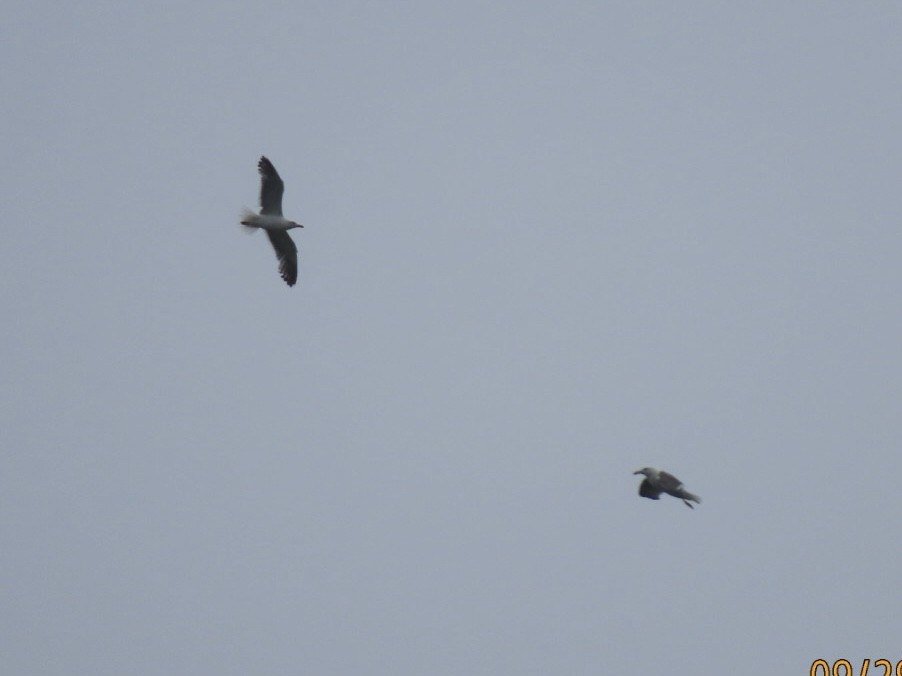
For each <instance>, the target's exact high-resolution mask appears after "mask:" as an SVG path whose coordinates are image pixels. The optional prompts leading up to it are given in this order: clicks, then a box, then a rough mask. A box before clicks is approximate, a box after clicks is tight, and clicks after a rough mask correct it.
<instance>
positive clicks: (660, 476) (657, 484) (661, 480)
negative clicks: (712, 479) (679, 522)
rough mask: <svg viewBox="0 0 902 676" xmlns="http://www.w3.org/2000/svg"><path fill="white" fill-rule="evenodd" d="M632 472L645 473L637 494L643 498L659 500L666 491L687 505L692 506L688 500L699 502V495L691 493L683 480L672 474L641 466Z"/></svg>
mask: <svg viewBox="0 0 902 676" xmlns="http://www.w3.org/2000/svg"><path fill="white" fill-rule="evenodd" d="M633 474H644V475H645V478H644V479H643V480H642V483H641V484H639V495H641V496H642V497H643V498H650V499H652V500H659V499H660V495H661V493H667V495H672V496H673V497H675V498H680V499H681V500H682V501H683V502H685V503H686V506H687V507H692V503H691V502H689V501H690V500H692V501H693V502H698V503H701V501H702V499H701V498H700V497H698V496H697V495H693V494H692V493H690V492H689V491H687V490H686V489H685V488H683V482H682V481H680V480H679V479H677V478H676V477H675V476H674V475H673V474H668V473H667V472H662V471H661V470H657V469H655V468H654V467H643V468H642V469H640V470H638V471H635V472H633ZM692 509H695V507H692Z"/></svg>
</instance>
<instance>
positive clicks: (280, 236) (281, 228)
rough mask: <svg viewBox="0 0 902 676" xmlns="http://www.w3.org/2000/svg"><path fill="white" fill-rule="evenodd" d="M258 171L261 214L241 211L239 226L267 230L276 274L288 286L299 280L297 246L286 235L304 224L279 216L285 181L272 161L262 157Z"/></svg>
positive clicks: (246, 210) (258, 163)
mask: <svg viewBox="0 0 902 676" xmlns="http://www.w3.org/2000/svg"><path fill="white" fill-rule="evenodd" d="M257 171H259V172H260V213H259V214H255V213H254V212H253V211H251V210H250V209H245V210H244V212H243V213H242V214H241V225H243V226H245V227H247V228H263V229H264V230H266V235H267V237H269V241H270V242H271V243H272V248H273V249H275V250H276V257H277V258H278V259H279V274H280V275H282V279H284V280H285V282H286V283H287V284H288V286H294V284H295V282H297V281H298V248H297V247H296V246H295V245H294V242H293V241H292V239H291V237H289V236H288V231H289V230H291V229H292V228H303V227H304V226H303V225H301V224H300V223H295V222H294V221H289V220H288V219H287V218H285V217H284V216H282V193H283V192H284V191H285V184H284V183H282V179H281V178H280V177H279V172H278V171H276V168H275V167H274V166H273V165H272V162H270V161H269V160H268V159H267V158H266V157H261V158H260V161H259V162H257Z"/></svg>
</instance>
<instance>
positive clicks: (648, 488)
mask: <svg viewBox="0 0 902 676" xmlns="http://www.w3.org/2000/svg"><path fill="white" fill-rule="evenodd" d="M639 495H641V496H642V497H643V498H651V499H652V500H660V499H661V491H660V490H659V489H657V488H655V487H654V486H652V485H651V482H650V481H649V480H648V479H647V478H646V479H643V480H642V483H641V484H639Z"/></svg>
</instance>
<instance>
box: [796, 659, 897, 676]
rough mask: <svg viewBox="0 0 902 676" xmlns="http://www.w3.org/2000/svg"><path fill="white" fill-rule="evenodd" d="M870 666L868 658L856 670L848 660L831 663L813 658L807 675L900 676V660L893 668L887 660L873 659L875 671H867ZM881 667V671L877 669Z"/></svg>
mask: <svg viewBox="0 0 902 676" xmlns="http://www.w3.org/2000/svg"><path fill="white" fill-rule="evenodd" d="M871 666H872V665H871V660H869V659H865V660H864V661H863V662H862V663H861V670H860V671H856V670H855V667H853V666H852V663H851V662H849V660H836V661H835V662H834V663H833V664H830V663H829V662H828V661H827V660H814V662H812V663H811V669H810V670H809V672H808V676H902V660H899V661H898V662H896V668H895V669H893V663H892V662H890V661H889V660H875V661H874V664H873V667H874V669H875V671H871V672H869V671H868V670H869V669H870V668H871ZM881 667H882V668H883V671H879V669H880V668H881Z"/></svg>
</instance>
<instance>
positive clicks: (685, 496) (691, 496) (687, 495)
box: [680, 489, 702, 509]
mask: <svg viewBox="0 0 902 676" xmlns="http://www.w3.org/2000/svg"><path fill="white" fill-rule="evenodd" d="M682 493H683V494H682V495H681V496H680V497H681V498H683V502H685V503H686V506H687V507H690V508H692V509H695V507H693V506H692V502H689V501H690V500H692V501H693V502H697V503H698V504H702V499H701V498H700V497H698V496H697V495H695V494H693V493H690V492H689V491H687V490H685V489H684V490H683V491H682Z"/></svg>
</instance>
